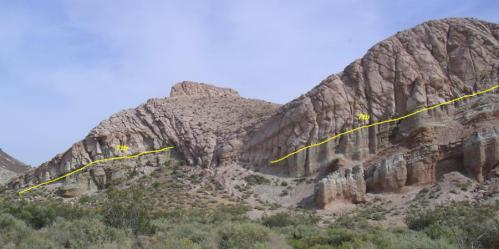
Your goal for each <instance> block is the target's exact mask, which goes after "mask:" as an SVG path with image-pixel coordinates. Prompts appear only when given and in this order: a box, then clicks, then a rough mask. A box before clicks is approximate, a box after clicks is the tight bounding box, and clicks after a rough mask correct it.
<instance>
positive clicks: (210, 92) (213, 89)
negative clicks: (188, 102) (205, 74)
mask: <svg viewBox="0 0 499 249" xmlns="http://www.w3.org/2000/svg"><path fill="white" fill-rule="evenodd" d="M186 96H197V97H227V96H232V97H239V93H238V92H237V91H236V90H233V89H230V88H223V87H217V86H213V85H210V84H205V83H197V82H192V81H182V82H180V83H177V84H175V85H174V86H172V90H171V92H170V97H186Z"/></svg>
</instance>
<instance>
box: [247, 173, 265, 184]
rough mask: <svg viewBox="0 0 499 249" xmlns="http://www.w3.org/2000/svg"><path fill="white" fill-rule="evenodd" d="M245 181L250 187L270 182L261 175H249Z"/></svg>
mask: <svg viewBox="0 0 499 249" xmlns="http://www.w3.org/2000/svg"><path fill="white" fill-rule="evenodd" d="M244 180H245V181H246V182H248V184H250V185H259V184H269V183H270V180H269V179H267V178H266V177H264V176H261V175H249V176H246V177H244Z"/></svg>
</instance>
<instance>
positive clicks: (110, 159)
mask: <svg viewBox="0 0 499 249" xmlns="http://www.w3.org/2000/svg"><path fill="white" fill-rule="evenodd" d="M173 148H175V147H174V146H170V147H166V148H162V149H159V150H151V151H145V152H141V153H139V154H135V155H131V156H120V157H111V158H105V159H99V160H95V161H92V162H89V163H87V164H85V165H83V166H82V167H80V168H78V169H76V170H73V171H71V172H69V173H66V174H64V175H62V176H59V177H57V178H54V179H52V180H49V181H46V182H42V183H40V184H38V185H34V186H31V187H29V188H25V189H23V190H21V191H19V195H22V194H24V193H26V192H28V191H31V190H33V189H35V188H39V187H41V186H43V185H47V184H50V183H53V182H57V181H60V180H62V179H64V178H66V177H68V176H70V175H73V174H76V173H78V172H80V171H82V170H84V169H86V168H88V167H90V166H92V165H94V164H96V163H102V162H108V161H115V160H123V159H130V158H136V157H139V156H143V155H147V154H153V153H159V152H163V151H167V150H170V149H173Z"/></svg>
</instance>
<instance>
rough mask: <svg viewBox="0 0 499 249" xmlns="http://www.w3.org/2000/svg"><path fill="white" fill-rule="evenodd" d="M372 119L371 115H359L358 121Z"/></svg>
mask: <svg viewBox="0 0 499 249" xmlns="http://www.w3.org/2000/svg"><path fill="white" fill-rule="evenodd" d="M370 118H371V116H369V114H362V113H361V114H357V119H358V120H362V121H367V120H369V119H370Z"/></svg>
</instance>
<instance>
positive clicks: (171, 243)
mask: <svg viewBox="0 0 499 249" xmlns="http://www.w3.org/2000/svg"><path fill="white" fill-rule="evenodd" d="M150 205H151V204H150V203H148V201H147V199H146V198H144V194H143V192H141V190H139V189H138V188H133V189H131V190H127V191H123V190H108V191H107V195H106V198H102V199H100V200H99V199H96V198H90V197H85V198H81V199H80V201H79V202H78V203H76V204H63V203H58V202H36V203H35V202H27V201H14V200H7V199H3V200H0V248H22V249H31V248H33V249H44V248H47V249H48V248H50V249H52V248H85V249H87V248H158V249H162V248H180V249H181V248H193V249H194V248H196V249H197V248H241V249H246V248H248V249H250V248H254V249H257V248H258V249H260V248H262V249H263V248H272V249H273V248H297V249H305V248H307V249H308V248H312V249H329V248H345V249H346V248H394V249H395V248H397V249H399V248H442V249H444V248H498V247H499V220H498V211H499V204H496V205H475V204H466V203H455V204H452V205H449V206H442V207H437V208H434V209H424V210H423V209H421V210H417V209H414V210H412V211H411V212H410V213H409V214H408V215H407V217H406V223H407V228H397V229H383V228H381V227H377V226H373V225H370V222H369V219H370V218H369V216H366V215H363V214H362V213H359V214H358V215H349V216H343V217H340V218H339V219H337V220H336V221H333V222H327V223H324V222H321V221H320V219H319V218H318V217H317V216H316V215H315V214H314V213H313V212H311V211H303V212H293V213H277V214H275V215H272V216H267V217H263V218H262V219H261V220H259V221H251V220H249V219H247V218H246V216H245V213H246V211H247V209H246V207H245V206H243V205H231V206H227V205H225V206H224V205H220V206H218V207H217V208H214V209H206V210H204V211H199V210H196V211H195V212H193V211H192V210H189V209H177V210H175V211H168V212H159V213H158V212H154V211H152V210H153V209H152V208H151V206H150ZM319 223H320V224H319ZM324 224H327V225H324Z"/></svg>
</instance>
